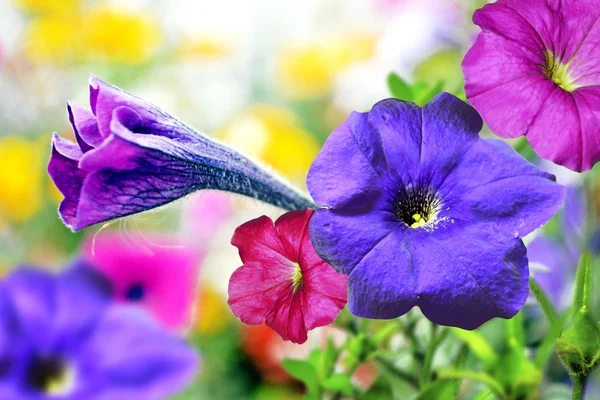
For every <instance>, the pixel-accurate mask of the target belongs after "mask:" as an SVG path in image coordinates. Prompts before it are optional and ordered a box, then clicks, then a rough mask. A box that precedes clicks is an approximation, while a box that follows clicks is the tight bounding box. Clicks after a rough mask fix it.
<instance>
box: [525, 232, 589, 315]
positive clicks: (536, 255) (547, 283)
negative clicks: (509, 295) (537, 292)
mask: <svg viewBox="0 0 600 400" xmlns="http://www.w3.org/2000/svg"><path fill="white" fill-rule="evenodd" d="M527 258H528V259H529V263H530V264H531V263H539V264H542V265H543V266H544V267H546V268H547V269H548V271H540V272H539V273H535V275H534V276H535V279H536V281H537V283H539V284H540V286H541V287H542V288H543V289H544V292H546V294H547V295H548V296H549V297H550V300H551V301H552V303H553V304H554V306H555V307H557V308H560V309H564V308H565V307H566V306H567V305H568V304H567V303H566V302H565V301H564V297H565V296H564V294H565V293H566V292H568V289H569V288H568V285H567V284H566V283H567V282H569V281H570V280H571V279H572V275H573V274H574V272H575V269H576V267H577V261H578V260H577V259H575V260H572V259H571V257H570V256H569V254H568V253H567V252H566V251H565V249H564V247H563V246H562V245H561V243H558V242H557V241H555V240H552V239H550V238H547V237H544V236H538V237H536V238H535V239H534V240H533V241H532V242H531V243H529V245H528V246H527Z"/></svg>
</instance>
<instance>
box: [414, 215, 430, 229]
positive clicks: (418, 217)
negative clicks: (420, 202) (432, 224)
mask: <svg viewBox="0 0 600 400" xmlns="http://www.w3.org/2000/svg"><path fill="white" fill-rule="evenodd" d="M412 217H413V219H414V220H415V222H413V223H412V224H411V225H410V227H411V228H418V227H420V226H423V225H425V224H426V223H427V220H426V219H425V218H423V217H421V214H414V215H413V216H412Z"/></svg>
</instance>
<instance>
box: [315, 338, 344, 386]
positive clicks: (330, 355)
mask: <svg viewBox="0 0 600 400" xmlns="http://www.w3.org/2000/svg"><path fill="white" fill-rule="evenodd" d="M340 351H341V350H338V349H337V348H336V347H335V344H334V343H333V338H332V337H329V338H328V339H327V346H326V347H325V349H324V350H323V351H322V352H321V358H320V363H319V368H318V372H319V376H320V377H321V379H325V378H327V377H328V376H330V375H331V374H332V372H333V368H334V367H335V363H336V361H337V358H338V356H339V354H340Z"/></svg>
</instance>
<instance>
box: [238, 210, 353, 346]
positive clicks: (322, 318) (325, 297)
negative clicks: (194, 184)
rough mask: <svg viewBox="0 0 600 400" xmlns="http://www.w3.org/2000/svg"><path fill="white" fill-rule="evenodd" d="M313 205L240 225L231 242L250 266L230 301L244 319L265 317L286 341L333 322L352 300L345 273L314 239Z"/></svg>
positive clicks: (244, 268) (258, 321) (241, 270)
mask: <svg viewBox="0 0 600 400" xmlns="http://www.w3.org/2000/svg"><path fill="white" fill-rule="evenodd" d="M312 214H313V210H310V209H309V210H304V211H290V212H288V213H286V214H284V215H282V216H281V217H279V219H278V220H277V221H275V225H273V221H272V220H271V219H270V218H269V217H266V216H262V217H260V218H256V219H253V220H252V221H248V222H246V223H245V224H243V225H241V226H239V227H238V228H237V229H236V231H235V233H234V234H233V238H232V239H231V243H232V244H233V245H234V246H236V247H237V248H238V249H239V252H240V257H241V259H242V262H243V263H244V265H243V266H242V267H240V268H238V269H237V270H236V271H235V272H234V273H233V275H232V276H231V280H230V281H229V306H230V307H231V311H233V313H234V314H235V315H236V316H237V317H238V318H239V319H240V320H241V321H242V322H244V323H246V324H250V325H258V324H261V323H263V322H265V323H266V324H267V325H268V326H270V327H271V328H273V329H274V330H275V331H276V332H277V333H279V335H281V337H282V338H283V339H285V340H290V341H292V342H294V343H304V342H305V341H306V339H307V332H308V331H309V330H311V329H314V328H316V327H319V326H324V325H328V324H330V323H332V322H333V321H334V320H335V318H336V317H337V315H338V314H339V312H340V310H341V309H342V308H344V306H345V305H346V301H347V300H346V281H347V278H346V276H345V275H342V274H338V273H337V272H336V271H335V270H334V269H333V268H332V267H331V266H330V265H329V264H327V263H326V262H325V261H323V260H322V259H321V258H319V256H318V255H317V253H315V250H314V248H313V246H312V244H311V242H310V238H309V235H308V222H309V221H310V218H311V216H312Z"/></svg>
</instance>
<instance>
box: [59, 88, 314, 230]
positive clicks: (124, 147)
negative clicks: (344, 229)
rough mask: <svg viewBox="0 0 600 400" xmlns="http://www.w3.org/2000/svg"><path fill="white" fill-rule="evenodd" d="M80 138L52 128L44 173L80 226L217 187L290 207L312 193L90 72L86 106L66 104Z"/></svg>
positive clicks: (304, 203) (74, 225)
mask: <svg viewBox="0 0 600 400" xmlns="http://www.w3.org/2000/svg"><path fill="white" fill-rule="evenodd" d="M68 111H69V120H70V121H71V125H72V126H73V131H74V133H75V137H76V139H77V143H72V142H70V141H68V140H65V139H63V138H61V137H60V136H58V135H56V134H55V135H54V137H53V139H52V156H51V159H50V163H49V165H48V173H49V174H50V177H51V178H52V179H53V180H54V183H55V184H56V186H57V187H58V189H59V190H60V191H61V192H62V194H63V195H64V196H65V198H64V200H63V201H62V202H61V204H60V207H59V214H60V216H61V218H62V220H63V222H64V223H65V224H66V225H67V226H68V227H70V228H71V229H72V230H75V231H76V230H80V229H83V228H85V227H88V226H90V225H93V224H97V223H99V222H104V221H109V220H111V219H115V218H119V217H124V216H127V215H131V214H135V213H139V212H142V211H146V210H149V209H152V208H156V207H159V206H162V205H165V204H167V203H170V202H172V201H174V200H177V199H179V198H181V197H183V196H185V195H187V194H189V193H191V192H194V191H196V190H200V189H218V190H225V191H229V192H233V193H239V194H242V195H245V196H249V197H252V198H256V199H258V200H262V201H265V202H267V203H271V204H273V205H276V206H278V207H281V208H284V209H289V210H295V209H304V208H310V207H314V204H313V203H312V202H311V201H310V199H308V198H306V197H305V196H304V195H302V194H301V193H300V192H298V191H296V190H295V189H294V188H292V187H291V186H289V185H287V184H286V183H285V182H283V181H282V180H281V179H279V178H277V177H276V176H275V175H274V174H273V173H272V172H269V171H267V170H266V169H264V168H263V167H260V166H259V165H258V164H256V163H255V162H253V161H251V160H249V159H248V158H246V157H244V156H243V155H241V154H240V153H238V152H236V151H235V150H233V149H231V148H229V147H227V146H225V145H223V144H221V143H217V142H215V141H214V140H211V139H209V138H208V137H206V136H204V135H201V134H199V133H197V132H194V131H193V130H192V129H190V128H188V127H187V126H186V125H184V124H183V123H181V122H180V121H178V120H177V119H175V118H173V117H171V116H170V115H168V114H166V113H165V112H163V111H162V110H160V109H159V108H157V107H156V106H154V105H152V104H150V103H148V102H146V101H144V100H142V99H140V98H137V97H135V96H133V95H131V94H129V93H126V92H123V91H122V90H120V89H119V88H117V87H114V86H111V85H109V84H107V83H105V82H103V81H102V80H100V79H98V78H96V77H94V76H92V77H91V78H90V109H87V108H83V107H78V106H75V105H73V104H69V105H68Z"/></svg>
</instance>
